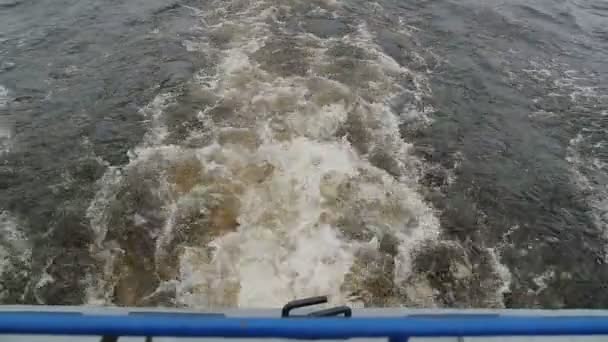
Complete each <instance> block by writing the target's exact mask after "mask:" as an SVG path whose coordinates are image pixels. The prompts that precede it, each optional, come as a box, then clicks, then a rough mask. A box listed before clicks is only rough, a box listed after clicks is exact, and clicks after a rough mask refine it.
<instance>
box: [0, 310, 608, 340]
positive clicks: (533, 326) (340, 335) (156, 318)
mask: <svg viewBox="0 0 608 342" xmlns="http://www.w3.org/2000/svg"><path fill="white" fill-rule="evenodd" d="M0 334H45V335H98V336H99V335H105V336H175V337H232V338H248V337H251V338H253V337H257V338H293V339H346V338H354V337H388V338H389V339H390V340H392V341H398V340H406V339H407V338H408V337H415V336H416V337H417V336H426V337H431V336H435V337H445V336H514V335H518V336H521V335H608V317H606V316H604V317H598V316H595V317H594V316H591V317H581V316H572V317H539V316H491V315H490V316H487V317H483V316H479V315H475V316H471V317H469V318H467V316H466V315H449V316H441V315H438V316H433V317H432V318H431V317H407V316H404V317H397V318H394V317H393V318H294V319H279V318H276V319H275V318H219V317H213V316H206V315H179V314H177V315H175V316H169V315H145V314H140V315H88V314H82V315H79V314H73V313H60V312H57V313H55V312H53V313H51V312H0Z"/></svg>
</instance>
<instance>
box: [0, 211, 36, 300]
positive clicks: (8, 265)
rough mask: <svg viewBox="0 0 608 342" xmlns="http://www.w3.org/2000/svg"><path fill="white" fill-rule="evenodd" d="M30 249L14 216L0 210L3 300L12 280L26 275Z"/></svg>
mask: <svg viewBox="0 0 608 342" xmlns="http://www.w3.org/2000/svg"><path fill="white" fill-rule="evenodd" d="M31 257H32V250H31V246H30V243H29V242H28V240H27V238H26V237H25V235H24V234H23V233H22V232H21V231H20V230H19V225H18V224H17V221H16V220H15V218H14V217H12V216H11V215H10V214H9V213H8V212H6V211H0V279H2V280H3V281H2V282H0V300H5V299H6V297H7V296H8V293H9V291H11V290H12V289H11V288H10V287H11V286H13V284H12V281H13V280H15V279H19V278H24V277H26V276H27V273H28V269H29V266H30V263H31Z"/></svg>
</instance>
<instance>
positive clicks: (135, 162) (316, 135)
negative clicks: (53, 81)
mask: <svg viewBox="0 0 608 342" xmlns="http://www.w3.org/2000/svg"><path fill="white" fill-rule="evenodd" d="M303 7H310V8H309V10H308V11H309V12H306V13H308V14H314V13H317V14H318V13H323V14H324V15H329V16H331V17H333V18H339V17H340V15H341V14H340V13H341V8H340V4H339V3H338V2H335V1H317V2H311V3H304V2H302V3H301V2H298V1H288V2H282V1H272V0H268V1H239V0H234V1H228V2H225V1H216V2H214V3H213V6H211V7H210V8H206V9H205V11H199V10H196V9H193V10H194V12H195V13H198V15H200V17H201V27H199V28H194V29H193V30H194V31H197V30H200V31H201V32H209V35H208V36H206V37H204V38H201V39H200V41H193V40H192V39H191V40H188V41H185V42H184V44H185V46H186V47H187V48H188V49H190V50H192V51H199V52H200V53H201V54H204V55H205V56H206V57H207V58H209V59H210V60H213V61H214V62H215V63H214V64H215V65H216V66H215V67H214V68H210V69H204V70H201V71H200V72H199V73H198V74H197V75H196V77H195V78H194V80H193V81H192V82H191V83H190V84H188V85H187V86H186V87H185V88H184V90H183V92H174V93H166V94H161V95H159V96H157V98H156V99H155V100H154V101H152V102H151V103H150V104H149V105H148V106H146V107H145V108H143V109H142V111H141V113H142V115H143V116H144V117H145V120H147V121H149V123H150V130H149V132H148V134H147V135H146V137H145V139H144V142H143V144H142V145H141V146H140V147H139V148H137V149H135V150H134V151H132V152H131V161H130V163H129V164H128V165H126V166H124V167H121V168H110V169H109V170H108V171H107V173H106V175H105V176H104V177H103V179H102V180H101V181H100V187H101V188H100V190H99V192H98V193H97V196H96V197H95V199H94V201H93V202H92V203H91V205H90V207H89V210H88V217H89V219H90V221H91V226H92V227H93V229H94V230H95V232H96V234H97V237H96V241H97V242H96V244H95V245H94V246H93V247H92V250H93V252H94V254H95V255H97V256H98V257H99V259H100V260H102V262H103V270H102V271H101V272H99V274H92V275H91V287H90V289H89V302H91V303H99V302H101V303H109V302H118V303H120V304H128V305H133V304H141V303H147V301H148V300H153V299H154V298H158V297H162V296H164V295H168V296H169V297H171V298H172V303H174V304H177V305H188V306H195V307H219V306H241V307H269V306H270V307H276V306H280V305H282V304H284V303H285V302H286V301H288V300H291V299H294V298H298V297H305V296H312V295H326V294H327V295H330V298H331V300H332V301H334V302H342V303H343V302H349V303H352V304H356V303H359V302H360V301H363V302H364V303H365V302H369V299H370V298H371V297H373V296H374V295H375V294H377V293H378V291H384V292H385V293H390V294H389V295H387V296H386V297H387V298H388V299H387V300H386V301H385V302H384V303H383V304H385V305H400V304H403V302H404V301H405V300H407V301H409V302H410V303H418V304H422V305H433V300H432V296H433V290H432V289H429V288H428V284H426V283H425V282H424V281H422V282H412V281H411V279H412V278H411V277H412V274H411V273H412V258H413V255H414V253H415V252H416V251H417V250H419V249H421V248H422V247H423V246H424V245H425V244H427V243H429V242H432V241H436V240H437V239H438V236H439V221H438V218H437V216H436V213H435V212H434V210H433V209H432V208H431V207H429V205H428V204H427V203H425V202H424V201H423V199H422V197H421V195H419V194H418V192H417V191H416V189H417V183H418V175H419V174H420V172H421V168H422V167H423V166H422V164H421V162H420V161H419V160H418V159H417V158H416V157H414V156H413V155H412V154H411V152H410V150H411V146H410V145H409V144H408V143H405V142H404V141H403V140H402V139H401V137H400V132H399V125H400V124H403V123H408V124H410V125H416V124H428V123H429V119H428V116H427V114H428V113H429V112H430V111H431V110H432V108H430V107H429V106H426V108H425V109H420V106H419V105H418V101H419V100H420V99H421V97H422V96H424V95H428V94H429V92H430V90H429V87H428V84H427V79H426V75H425V73H415V72H413V71H411V70H409V69H408V68H407V67H405V66H403V65H400V64H399V63H397V62H396V61H395V60H394V59H393V58H392V57H390V56H388V55H386V54H385V53H384V52H383V51H382V49H381V48H380V47H379V46H378V45H376V43H375V42H374V37H373V35H372V33H371V32H370V30H369V28H368V26H367V24H366V22H364V21H361V22H357V23H355V24H353V25H352V30H350V32H349V33H346V34H344V35H343V36H340V37H336V38H331V37H330V38H319V37H317V36H315V35H313V34H309V33H307V34H303V33H299V34H293V33H290V35H289V39H284V37H283V35H287V33H286V30H287V29H286V25H285V22H283V21H282V20H283V19H284V18H287V17H290V16H295V15H303V14H305V13H299V12H298V11H300V12H301V11H303V10H302V8H303ZM400 34H401V35H403V37H407V35H408V33H407V32H405V31H402V32H401V33H400ZM294 51H295V52H294ZM408 53H410V54H412V55H413V54H414V52H412V51H410V52H408ZM420 59H422V58H421V57H420V58H419V59H418V60H417V63H419V64H420V63H421V62H420ZM422 61H423V59H422ZM404 83H405V84H408V85H409V86H404ZM185 97H186V98H188V101H193V102H195V103H196V106H194V107H195V108H194V109H191V110H190V113H188V114H187V121H181V122H179V124H178V125H177V126H176V125H174V124H173V125H172V124H169V122H171V120H173V117H172V116H173V115H175V108H176V107H179V105H180V103H181V102H180V101H184V98H185ZM403 98H409V99H411V103H409V104H406V105H402V106H401V108H402V109H400V110H398V111H396V110H394V109H393V108H394V107H393V106H392V104H393V102H394V100H395V99H403ZM193 99H194V100H193ZM178 132H179V134H178ZM176 137H177V138H176ZM142 270H143V271H142ZM142 272H145V273H146V274H145V275H144V274H143V273H142ZM463 272H464V273H466V274H467V275H462V276H463V277H466V276H470V272H471V270H470V268H466V267H465V268H464V271H463ZM138 274H139V275H138ZM150 274H154V276H152V277H150ZM142 277H143V278H145V279H143V280H142ZM151 282H154V287H155V288H154V289H153V290H151V289H150V288H149V286H150V285H149V284H150V283H151ZM144 283H145V284H144ZM412 286H414V287H416V289H411V287H412Z"/></svg>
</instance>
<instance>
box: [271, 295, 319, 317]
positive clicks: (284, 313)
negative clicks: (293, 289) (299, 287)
mask: <svg viewBox="0 0 608 342" xmlns="http://www.w3.org/2000/svg"><path fill="white" fill-rule="evenodd" d="M323 303H327V297H326V296H319V297H310V298H304V299H297V300H293V301H291V302H289V303H287V304H285V306H284V307H283V310H281V317H289V312H290V311H291V310H293V309H297V308H303V307H305V306H311V305H317V304H323Z"/></svg>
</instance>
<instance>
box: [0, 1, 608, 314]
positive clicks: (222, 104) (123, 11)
mask: <svg viewBox="0 0 608 342" xmlns="http://www.w3.org/2000/svg"><path fill="white" fill-rule="evenodd" d="M606 61H608V2H606V1H605V0H536V1H523V0H509V1H506V0H504V1H500V0H490V1H481V0H458V1H456V0H435V1H428V0H379V1H377V2H373V1H363V0H306V1H305V0H216V1H211V0H162V1H161V0H131V1H125V0H78V1H76V0H54V1H49V0H38V1H33V0H0V303H3V304H15V303H30V304H76V305H79V304H101V305H129V306H187V307H194V308H220V307H237V306H238V307H278V306H281V305H282V304H284V303H285V302H286V301H289V300H291V299H294V298H301V297H305V296H312V295H329V296H330V298H331V301H332V302H335V303H348V304H350V305H354V306H367V307H378V306H384V307H386V306H409V307H460V308H464V307H486V308H503V307H507V308H522V307H534V308H608V289H607V288H608V267H607V266H606V263H607V262H608V255H607V253H608V248H607V246H608V245H607V243H608V234H607V232H606V229H607V228H608V139H607V134H608V133H606V129H607V128H608V63H607V62H606Z"/></svg>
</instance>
